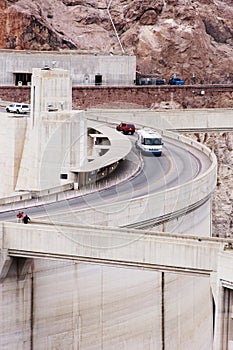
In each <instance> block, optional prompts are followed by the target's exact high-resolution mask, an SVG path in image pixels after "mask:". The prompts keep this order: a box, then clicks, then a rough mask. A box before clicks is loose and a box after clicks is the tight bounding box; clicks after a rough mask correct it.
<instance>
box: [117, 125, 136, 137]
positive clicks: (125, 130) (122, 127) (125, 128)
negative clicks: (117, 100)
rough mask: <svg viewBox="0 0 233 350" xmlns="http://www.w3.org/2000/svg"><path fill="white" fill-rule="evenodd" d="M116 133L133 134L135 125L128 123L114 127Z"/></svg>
mask: <svg viewBox="0 0 233 350" xmlns="http://www.w3.org/2000/svg"><path fill="white" fill-rule="evenodd" d="M116 129H117V131H122V132H123V134H132V135H133V134H134V133H135V125H134V124H130V123H120V124H119V125H117V127H116Z"/></svg>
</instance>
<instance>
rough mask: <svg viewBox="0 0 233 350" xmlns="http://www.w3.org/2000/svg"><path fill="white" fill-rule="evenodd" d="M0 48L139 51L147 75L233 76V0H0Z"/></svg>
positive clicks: (199, 79) (203, 79)
mask: <svg viewBox="0 0 233 350" xmlns="http://www.w3.org/2000/svg"><path fill="white" fill-rule="evenodd" d="M0 7H1V13H0V24H1V27H0V48H11V49H22V50H24V49H32V50H59V49H78V50H95V51H102V52H110V51H111V52H112V53H113V54H114V53H115V54H119V53H121V52H125V53H128V54H134V55H136V56H137V60H138V66H139V69H140V70H141V72H142V73H143V74H148V73H151V74H154V75H155V76H157V77H159V78H165V79H169V78H170V77H171V75H172V74H174V73H175V74H177V75H180V76H181V77H182V78H184V79H185V81H186V83H189V82H194V81H195V82H196V83H229V82H233V58H232V46H233V22H232V17H233V2H232V1H231V0H228V1H226V0H225V1H221V0H217V1H216V0H199V1H182V0H167V1H165V0H143V1H141V0H130V1H128V0H114V1H111V0H109V1H105V0H99V1H95V0H53V1H48V0H40V1H39V0H35V1H33V2H32V1H30V0H11V1H10V0H9V1H6V0H1V2H0Z"/></svg>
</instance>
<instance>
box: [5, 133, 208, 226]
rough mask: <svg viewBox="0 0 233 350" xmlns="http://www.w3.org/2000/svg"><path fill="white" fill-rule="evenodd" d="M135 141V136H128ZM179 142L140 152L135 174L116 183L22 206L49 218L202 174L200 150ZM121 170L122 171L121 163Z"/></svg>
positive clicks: (37, 216)
mask: <svg viewBox="0 0 233 350" xmlns="http://www.w3.org/2000/svg"><path fill="white" fill-rule="evenodd" d="M129 137H130V138H131V140H132V142H133V143H134V141H135V136H129ZM193 152H194V151H193V149H191V148H189V147H187V146H186V145H181V144H180V143H178V142H174V141H172V142H171V141H170V140H166V139H165V140H164V148H163V154H162V156H161V157H156V156H145V155H142V160H143V162H142V169H141V171H140V172H139V173H138V175H137V176H135V177H133V178H132V179H130V180H129V181H124V182H123V183H118V184H117V185H116V186H111V187H109V188H105V189H102V190H101V191H98V192H93V193H88V194H85V195H80V196H76V197H75V198H72V199H68V200H64V201H60V202H57V203H52V204H47V205H43V206H38V207H31V208H22V210H24V211H26V212H27V214H28V215H29V216H30V217H31V218H33V219H43V220H47V219H49V218H50V219H51V217H52V216H53V214H54V215H57V214H58V213H61V215H62V213H63V214H64V213H65V212H66V210H72V211H74V212H75V211H77V210H79V209H84V208H98V206H100V205H104V204H105V205H106V204H108V203H109V204H110V203H111V204H112V203H116V202H122V201H124V200H126V199H130V198H136V197H141V196H146V195H148V194H152V193H155V192H160V191H164V190H166V189H169V188H172V187H175V186H178V185H181V184H183V183H186V182H188V181H190V180H192V179H193V178H195V177H196V176H197V175H199V174H201V173H202V172H203V171H204V170H205V169H206V167H207V166H208V165H209V160H208V158H207V157H203V154H202V153H199V152H197V151H195V153H193ZM120 166H121V169H118V171H120V172H124V171H125V170H124V163H123V162H122V163H121V165H120ZM15 220H16V212H15V211H10V212H7V213H6V212H5V213H1V212H0V221H15Z"/></svg>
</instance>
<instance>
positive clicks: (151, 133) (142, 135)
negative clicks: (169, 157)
mask: <svg viewBox="0 0 233 350" xmlns="http://www.w3.org/2000/svg"><path fill="white" fill-rule="evenodd" d="M137 135H138V139H137V141H136V146H137V147H138V148H140V149H141V150H142V151H143V152H145V153H147V154H154V155H157V156H161V154H162V148H163V140H162V136H161V135H160V134H159V133H158V132H157V131H155V130H152V129H147V128H144V129H141V130H138V131H137Z"/></svg>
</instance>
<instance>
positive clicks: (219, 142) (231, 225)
mask: <svg viewBox="0 0 233 350" xmlns="http://www.w3.org/2000/svg"><path fill="white" fill-rule="evenodd" d="M187 136H188V137H191V138H194V139H195V140H196V141H198V142H201V143H203V144H205V145H206V146H207V147H209V148H210V149H212V150H213V151H214V153H215V154H216V156H217V160H218V179H217V186H216V190H215V192H214V194H213V201H212V214H213V217H212V222H213V226H212V234H213V236H217V237H222V238H226V237H230V238H233V206H232V202H233V184H232V175H233V133H232V132H221V133H220V132H219V133H195V134H189V135H187Z"/></svg>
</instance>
